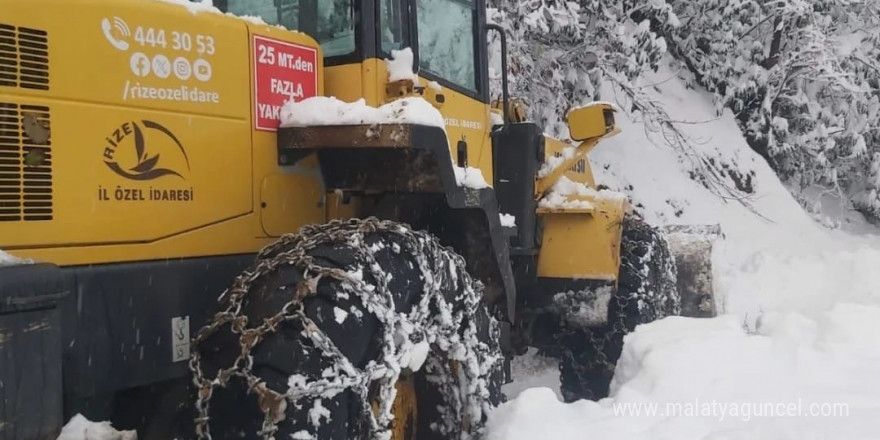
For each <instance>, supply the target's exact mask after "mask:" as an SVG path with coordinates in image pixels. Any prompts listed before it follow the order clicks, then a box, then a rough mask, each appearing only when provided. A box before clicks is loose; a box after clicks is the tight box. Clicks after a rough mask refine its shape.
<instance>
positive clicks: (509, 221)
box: [498, 212, 516, 228]
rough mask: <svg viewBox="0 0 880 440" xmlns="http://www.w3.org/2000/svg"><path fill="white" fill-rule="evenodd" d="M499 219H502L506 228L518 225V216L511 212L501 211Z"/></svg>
mask: <svg viewBox="0 0 880 440" xmlns="http://www.w3.org/2000/svg"><path fill="white" fill-rule="evenodd" d="M498 217H499V220H501V226H504V227H505V228H515V227H516V217H514V216H513V215H511V214H505V213H503V212H502V213H499V214H498Z"/></svg>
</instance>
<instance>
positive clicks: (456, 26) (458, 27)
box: [417, 0, 476, 90]
mask: <svg viewBox="0 0 880 440" xmlns="http://www.w3.org/2000/svg"><path fill="white" fill-rule="evenodd" d="M474 14H475V11H474V2H473V0H471V1H463V0H418V14H417V15H418V21H419V64H420V67H421V68H422V69H425V70H427V71H429V72H431V73H434V74H436V75H437V76H439V77H441V78H443V79H446V80H447V81H451V82H453V83H455V84H457V85H459V86H461V87H464V88H465V89H468V90H476V69H475V63H476V61H475V57H474V31H473V29H474Z"/></svg>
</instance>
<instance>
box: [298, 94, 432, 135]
mask: <svg viewBox="0 0 880 440" xmlns="http://www.w3.org/2000/svg"><path fill="white" fill-rule="evenodd" d="M364 124H417V125H427V126H432V127H440V128H445V127H446V123H445V121H444V119H443V116H442V115H441V114H440V112H439V111H438V110H437V109H436V108H434V106H432V105H431V104H430V103H428V101H426V100H425V99H423V98H420V97H416V98H402V99H398V100H395V101H392V102H390V103H387V104H384V105H382V106H381V107H378V108H377V107H371V106H368V105H367V103H366V101H365V100H364V99H359V100H357V101H355V102H345V101H342V100H339V99H336V98H335V97H327V96H315V97H311V98H306V99H304V100H302V101H299V102H294V101H287V102H286V103H285V104H284V106H283V107H282V108H281V126H282V127H304V126H328V125H364Z"/></svg>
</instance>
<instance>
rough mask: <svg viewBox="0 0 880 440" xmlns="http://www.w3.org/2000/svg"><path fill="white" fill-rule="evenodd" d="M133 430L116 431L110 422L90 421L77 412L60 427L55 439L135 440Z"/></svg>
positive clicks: (135, 436) (135, 435) (135, 434)
mask: <svg viewBox="0 0 880 440" xmlns="http://www.w3.org/2000/svg"><path fill="white" fill-rule="evenodd" d="M136 439H137V433H135V432H134V431H117V430H116V429H114V428H113V426H112V425H111V424H110V422H92V421H90V420H89V419H87V418H85V417H83V415H82V414H77V415H75V416H73V417H71V419H70V421H68V422H67V424H66V425H64V427H63V428H61V433H60V434H59V435H58V438H57V439H56V440H136Z"/></svg>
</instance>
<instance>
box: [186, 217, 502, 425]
mask: <svg viewBox="0 0 880 440" xmlns="http://www.w3.org/2000/svg"><path fill="white" fill-rule="evenodd" d="M377 232H381V233H386V234H394V235H396V236H398V237H400V238H401V244H402V246H401V247H403V248H404V249H403V250H402V251H404V252H407V253H409V254H412V256H413V258H414V259H415V260H416V262H417V263H418V265H419V270H420V274H421V275H422V277H423V278H424V283H425V292H424V294H423V295H422V297H421V299H420V302H419V303H417V304H414V305H413V307H412V310H411V311H410V312H409V313H408V314H403V313H398V312H396V311H395V306H394V300H393V297H392V295H391V292H390V291H389V290H388V286H387V283H388V280H387V278H386V277H385V276H384V272H383V271H382V269H381V268H380V267H379V265H378V264H377V263H376V260H375V258H374V257H373V255H372V252H371V250H370V248H369V246H368V245H367V244H366V242H365V237H366V236H367V235H368V234H371V233H377ZM333 243H338V244H345V245H347V246H350V247H351V249H352V250H354V251H355V253H356V256H357V261H358V262H359V263H364V267H362V268H359V269H361V270H363V272H364V273H365V274H366V273H371V274H372V275H373V280H375V285H370V284H368V283H366V282H365V281H364V279H365V277H363V276H357V274H355V273H352V272H348V271H346V270H344V269H340V268H329V267H324V266H322V265H320V264H317V263H316V261H315V259H314V258H313V257H312V256H310V255H309V254H308V252H309V251H310V250H313V249H315V248H316V247H318V246H319V245H325V244H333ZM284 266H293V267H295V268H297V269H298V270H300V271H302V273H303V281H302V282H300V283H299V284H298V286H297V288H296V289H295V291H294V292H293V293H292V295H291V298H290V301H289V302H287V303H286V304H285V305H284V306H283V307H282V308H281V310H279V311H278V313H276V314H275V315H273V316H271V317H269V318H266V319H264V320H263V322H261V323H253V324H257V325H256V326H254V327H248V324H249V323H248V318H247V316H245V315H244V314H243V313H242V310H243V305H244V304H245V303H246V301H247V297H248V294H249V291H250V288H251V285H252V284H253V283H254V282H256V281H258V280H260V279H262V278H264V277H266V276H268V275H269V274H271V273H273V272H275V271H276V270H277V269H279V268H282V267H284ZM324 278H327V279H332V280H335V281H336V282H338V283H339V288H340V290H342V291H345V292H346V293H350V294H352V293H353V294H355V295H357V296H358V297H359V298H360V300H361V301H362V303H363V306H364V308H365V309H366V310H367V311H369V312H371V313H373V314H374V315H375V316H376V317H377V318H378V320H379V322H380V323H381V325H382V329H383V334H382V335H381V338H382V340H381V344H382V350H381V352H382V354H381V355H380V356H379V359H376V360H372V361H370V362H369V363H368V364H367V365H366V366H365V368H364V369H363V370H360V369H358V368H357V367H356V366H355V365H353V364H352V363H351V362H350V361H349V360H348V359H347V358H346V357H345V356H344V355H343V354H342V352H341V351H340V350H339V348H338V347H337V346H336V345H335V344H334V342H333V341H332V340H331V339H330V338H329V337H328V336H327V335H326V334H325V333H324V332H323V331H322V330H321V329H320V328H319V327H318V326H317V325H316V324H315V322H314V321H312V319H310V318H309V317H308V316H306V314H305V311H304V305H303V300H304V299H306V298H308V297H311V296H314V295H316V293H317V288H318V284H319V283H320V282H321V280H322V279H324ZM444 283H446V284H444ZM448 283H452V285H453V286H460V290H458V291H459V292H463V295H461V296H463V297H462V298H456V300H458V301H461V302H462V304H463V305H462V306H458V307H456V306H454V305H453V304H450V303H448V302H447V301H446V299H445V298H444V296H443V294H442V292H441V287H442V286H444V285H445V286H449V285H450V284H448ZM481 295H482V286H481V285H480V284H479V282H474V281H472V280H471V278H470V276H469V275H468V273H467V272H466V270H465V262H464V259H463V258H462V257H461V256H459V255H458V254H455V253H454V252H450V251H449V250H448V249H446V248H443V247H442V246H441V245H440V244H439V243H438V242H437V241H436V240H435V239H433V238H432V237H431V236H430V235H428V234H427V233H424V232H420V231H413V230H411V229H409V228H408V227H406V226H404V225H401V224H400V223H395V222H391V221H382V220H377V219H375V218H370V219H365V220H362V219H350V220H335V221H332V222H330V223H328V224H324V225H312V226H306V227H304V228H302V229H301V230H300V232H299V233H298V234H288V235H285V236H284V237H282V238H280V239H279V240H278V241H277V242H276V243H273V244H272V245H269V246H267V247H266V248H264V249H263V250H262V251H261V252H260V254H259V255H258V257H257V260H256V261H255V263H254V264H253V265H252V266H251V267H250V268H249V269H248V270H246V271H244V272H243V273H242V274H240V275H239V276H238V277H237V278H236V279H235V281H234V282H233V284H232V286H231V287H230V288H228V289H227V290H226V291H225V292H224V293H223V294H222V295H221V296H220V298H219V301H220V303H221V304H222V306H221V307H222V309H221V311H219V312H218V313H216V314H215V315H214V317H213V319H212V320H211V321H210V323H209V324H208V325H206V326H204V327H203V328H202V329H201V330H200V331H199V332H198V335H197V336H196V337H195V339H194V343H193V350H192V353H191V358H190V362H189V367H190V370H191V371H192V374H193V382H194V384H195V386H196V387H197V396H196V401H195V407H196V410H197V413H198V415H197V418H196V419H195V424H196V435H197V436H198V438H200V439H205V440H209V439H211V433H210V425H209V422H210V416H209V409H210V400H211V396H212V394H213V392H214V390H215V389H216V388H218V387H225V386H226V385H227V384H228V383H229V381H230V379H232V378H234V377H238V378H241V379H243V380H244V381H245V382H246V384H247V388H248V394H253V395H255V396H256V399H257V401H258V404H259V407H260V409H261V411H262V412H263V414H264V420H263V423H262V429H261V430H260V432H259V433H258V434H259V435H261V436H262V438H263V439H264V440H270V439H274V438H275V437H274V434H275V432H276V431H277V430H278V424H279V423H280V422H281V421H283V420H284V419H285V417H286V416H285V411H286V408H287V405H288V404H294V403H296V402H297V401H298V400H299V399H303V398H316V397H323V398H328V397H332V396H334V395H336V394H338V393H340V392H342V391H345V390H352V391H353V392H354V393H355V394H357V395H358V396H359V397H360V399H361V403H362V405H361V409H362V413H363V414H362V416H363V419H364V420H366V421H367V422H368V424H369V438H371V439H377V440H378V439H388V438H390V435H391V432H390V429H389V428H390V423H391V421H392V419H393V415H392V412H391V406H392V403H393V401H394V398H395V392H396V391H395V383H396V382H397V379H398V377H399V375H400V373H401V369H402V367H401V365H400V360H401V358H402V357H403V356H404V355H405V354H406V353H405V352H406V350H407V349H412V347H413V346H414V345H415V344H418V343H419V342H423V341H427V342H428V343H430V344H431V347H432V350H437V349H439V350H441V351H443V352H444V353H446V354H447V356H448V358H449V359H450V360H451V361H454V362H457V367H456V368H457V369H458V370H460V375H461V376H462V378H463V379H464V380H465V382H466V383H465V384H459V385H454V386H456V387H458V386H461V388H460V389H461V391H462V398H461V399H460V400H459V401H460V402H464V404H462V405H460V406H461V407H458V408H451V409H452V412H453V414H452V415H451V416H450V417H448V418H449V419H450V420H445V421H443V422H442V423H440V424H439V426H438V429H439V430H440V431H441V432H456V430H455V427H454V426H456V425H458V426H460V424H463V423H470V424H471V425H472V426H478V427H480V426H482V424H483V420H484V418H485V417H484V416H485V414H486V412H487V410H488V408H486V407H485V404H484V402H485V401H486V396H488V394H489V390H488V381H487V376H488V375H490V374H491V373H492V372H493V371H494V369H495V366H496V364H497V363H499V362H501V360H502V355H501V353H500V351H499V349H498V347H490V346H489V345H487V344H486V343H484V342H481V341H479V338H478V336H477V329H476V324H475V322H474V319H473V315H474V313H475V310H476V308H477V306H478V304H479V302H480V301H481ZM294 321H297V322H299V323H300V324H301V325H302V326H303V328H304V330H303V332H302V333H303V335H304V336H305V337H307V338H308V340H310V341H311V343H313V344H314V346H315V348H316V349H318V350H319V351H320V353H321V356H323V357H325V358H326V359H329V360H330V361H332V368H333V370H334V371H333V374H332V375H322V377H320V378H305V377H303V378H300V379H302V380H300V381H299V382H300V383H299V385H300V386H291V387H290V389H289V390H288V391H287V392H286V393H283V394H282V393H279V392H277V391H274V390H272V389H270V388H269V387H268V386H266V384H265V382H264V381H263V380H262V379H260V378H259V377H257V376H256V375H255V374H253V373H252V371H251V368H252V366H253V358H252V356H251V354H250V352H251V350H252V349H253V348H254V347H255V346H257V345H258V344H259V343H260V341H262V340H263V339H264V338H265V337H266V336H267V335H268V334H271V333H274V332H276V331H277V330H278V328H279V326H280V325H282V324H283V323H285V322H294ZM419 323H423V324H421V325H420V324H419ZM227 324H228V325H229V326H230V329H231V331H232V332H233V333H234V334H235V335H238V343H239V346H240V350H241V351H240V353H239V354H238V356H237V357H236V359H235V361H234V362H233V363H232V365H231V366H230V367H228V368H225V369H219V370H218V371H217V375H216V377H214V378H213V379H212V378H208V377H206V375H205V374H204V372H203V371H202V369H201V364H200V360H201V359H200V354H199V351H198V347H199V344H200V343H202V342H204V341H205V340H206V339H207V338H208V337H209V336H211V335H212V334H214V333H215V332H217V331H218V330H219V329H220V328H221V327H222V326H225V325H227ZM490 331H491V332H494V333H493V334H494V335H497V332H498V331H499V330H498V326H497V323H496V322H495V321H494V320H491V324H490ZM400 336H404V338H403V340H404V342H403V343H400V342H397V343H395V338H396V337H397V340H398V341H400V340H401V339H400V338H399V337H400ZM290 355H291V356H296V353H290ZM432 363H433V364H436V363H437V361H436V359H431V358H430V357H429V362H427V363H426V366H425V367H424V368H429V366H430V364H432ZM374 384H378V385H379V388H378V389H379V395H378V396H379V398H378V400H379V407H378V411H377V412H378V414H374V413H373V411H372V410H371V403H370V401H369V400H370V397H369V395H368V394H369V390H370V388H371V387H372V386H373V385H374ZM452 416H455V417H460V418H462V419H460V420H452V418H453V417H452ZM443 424H446V426H443ZM473 431H474V432H477V431H478V430H476V429H474V430H473ZM461 438H463V439H465V438H470V435H469V434H467V433H463V434H462V435H461Z"/></svg>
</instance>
